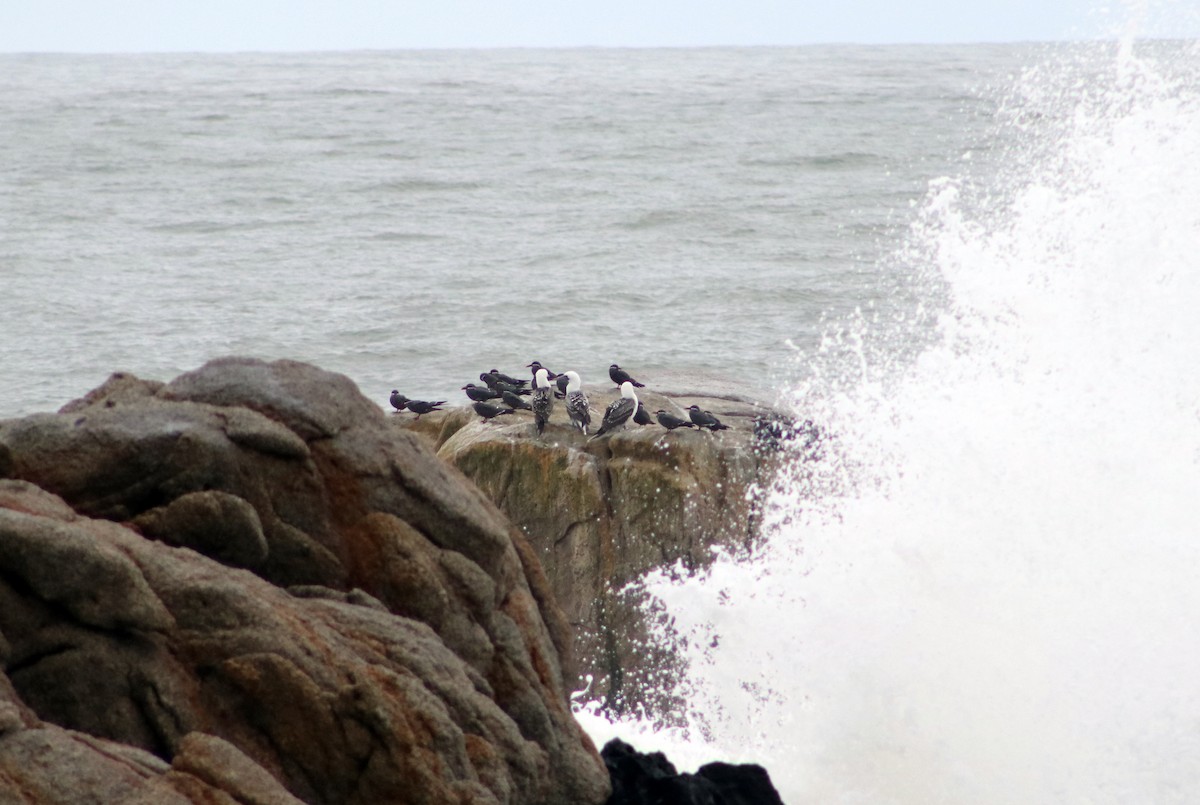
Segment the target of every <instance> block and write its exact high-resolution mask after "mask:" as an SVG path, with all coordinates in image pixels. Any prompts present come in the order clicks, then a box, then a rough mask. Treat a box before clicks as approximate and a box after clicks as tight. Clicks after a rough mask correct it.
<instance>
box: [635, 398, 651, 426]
mask: <svg viewBox="0 0 1200 805" xmlns="http://www.w3.org/2000/svg"><path fill="white" fill-rule="evenodd" d="M633 421H634V422H636V423H637V424H639V425H653V424H654V417H652V416H650V414H649V412H648V411H646V406H644V405H642V401H641V400H638V409H637V410H636V411H634V412H633Z"/></svg>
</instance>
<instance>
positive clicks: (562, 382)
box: [554, 372, 571, 400]
mask: <svg viewBox="0 0 1200 805" xmlns="http://www.w3.org/2000/svg"><path fill="white" fill-rule="evenodd" d="M569 374H570V372H563V373H562V374H561V375H558V376H557V377H555V378H554V385H556V386H558V391H556V392H554V396H555V397H557V398H558V399H560V400H561V399H562V398H563V397H566V396H567V384H568V383H570V382H571V378H569V377H567V375H569Z"/></svg>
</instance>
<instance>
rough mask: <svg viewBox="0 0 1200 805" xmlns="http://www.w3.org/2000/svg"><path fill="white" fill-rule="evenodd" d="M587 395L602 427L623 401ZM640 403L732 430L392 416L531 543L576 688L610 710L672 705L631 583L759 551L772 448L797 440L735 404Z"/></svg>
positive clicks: (662, 664) (674, 395) (658, 399)
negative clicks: (573, 666)
mask: <svg viewBox="0 0 1200 805" xmlns="http://www.w3.org/2000/svg"><path fill="white" fill-rule="evenodd" d="M588 393H589V400H590V402H591V404H592V407H593V408H594V409H595V410H596V412H597V415H596V416H594V417H593V421H594V422H599V420H600V416H599V414H600V412H602V411H603V410H604V407H605V406H606V405H607V404H608V403H609V402H610V401H612V400H613V399H615V398H616V396H617V391H616V389H615V388H614V389H607V390H603V391H592V390H589V392H588ZM638 395H639V398H640V399H641V400H642V401H643V403H644V404H645V407H646V409H647V410H648V411H652V412H653V411H657V410H660V409H662V410H667V411H669V412H672V413H674V414H676V415H678V416H682V417H683V418H684V419H686V418H687V412H686V410H685V409H686V407H687V406H689V405H693V404H695V405H699V406H700V407H701V408H702V409H705V410H710V411H712V412H713V413H714V414H715V415H716V416H717V417H719V418H720V420H721V421H722V422H723V423H724V424H726V425H727V426H728V429H727V430H721V431H717V432H710V431H702V430H695V429H686V428H680V429H677V430H674V431H667V430H666V429H665V428H663V427H661V426H659V425H657V424H655V425H645V426H638V425H635V424H633V423H632V422H630V423H629V424H628V425H627V427H626V429H625V430H623V431H621V432H618V433H615V434H613V435H611V436H604V437H602V438H600V439H596V440H589V439H588V438H587V437H585V436H584V435H583V434H582V433H580V432H579V431H578V430H577V429H575V428H574V427H573V426H572V425H571V423H570V421H569V419H568V417H567V414H566V411H565V406H564V405H563V404H562V403H561V402H560V403H558V404H557V405H556V406H555V409H554V412H553V415H552V417H551V419H550V423H549V424H548V425H547V428H546V431H545V433H544V434H542V435H541V436H539V435H538V434H537V433H536V430H535V428H534V425H533V420H532V414H529V413H525V412H517V414H516V415H510V416H506V417H503V418H499V419H496V420H492V421H488V422H485V421H482V420H481V419H480V417H478V416H476V415H475V414H474V413H473V412H472V411H471V409H470V408H467V407H462V408H451V409H447V410H444V411H438V412H434V413H431V414H425V415H423V416H420V417H416V416H414V415H412V414H409V413H397V414H393V415H392V416H391V421H392V422H393V423H394V425H395V427H396V428H397V429H400V430H408V431H412V432H415V433H418V434H420V435H421V436H422V437H423V438H425V439H426V440H428V443H429V444H430V446H431V447H433V448H436V449H437V451H438V455H439V456H441V457H442V458H444V459H445V460H446V461H448V462H449V463H450V464H453V465H454V466H455V467H457V468H458V469H459V470H461V471H462V472H463V473H464V474H465V475H466V476H467V477H468V478H470V479H471V480H472V481H474V482H475V484H476V485H477V486H478V487H479V488H480V489H481V490H482V491H483V492H484V494H485V495H487V497H488V498H489V500H490V501H491V502H492V503H494V504H495V505H496V506H498V507H499V508H500V510H501V511H503V512H504V514H505V515H506V516H507V517H508V518H509V519H510V520H511V521H512V522H513V523H514V524H515V525H516V526H517V527H518V528H519V529H520V531H521V532H522V533H523V534H524V535H525V536H526V537H527V538H528V539H529V541H530V542H531V543H532V544H533V546H534V548H535V550H536V551H537V554H538V557H539V559H540V560H541V563H542V565H543V567H544V568H545V570H546V574H547V576H548V577H549V579H550V586H551V588H552V590H553V592H554V596H555V598H556V600H557V601H558V602H559V604H560V605H561V606H562V607H563V609H564V611H565V612H566V614H567V617H568V618H569V620H570V622H571V625H572V627H573V631H574V634H575V647H574V655H575V657H576V658H577V661H578V667H577V673H578V674H579V678H578V681H577V683H576V684H578V685H579V686H583V685H585V684H588V683H589V680H590V684H591V686H592V688H591V692H592V694H593V695H594V696H596V697H598V698H599V699H600V700H602V701H604V702H606V703H607V706H608V708H609V709H610V710H611V711H614V712H622V711H624V710H626V709H629V708H632V707H639V706H650V707H651V708H652V709H654V710H658V711H662V710H664V709H670V708H671V706H672V703H671V701H669V700H665V699H664V698H663V694H662V691H663V690H664V687H666V688H669V686H664V685H663V684H661V682H662V681H663V677H664V675H671V674H673V673H675V672H676V670H677V669H676V667H675V659H674V654H673V652H672V650H671V647H670V646H664V645H662V643H661V641H649V640H647V639H646V633H647V618H649V617H653V615H651V614H648V611H647V609H646V608H645V607H643V603H644V601H643V599H642V597H641V596H640V595H639V594H638V592H637V590H636V586H635V585H636V582H637V581H638V580H639V579H640V578H642V577H643V576H644V574H645V573H646V572H647V571H650V570H653V569H657V568H667V567H673V566H677V565H681V566H682V567H684V568H685V569H694V568H697V567H701V566H704V565H705V564H707V563H708V562H709V561H711V558H712V551H711V549H712V547H713V546H714V545H722V546H726V547H730V548H733V549H744V548H747V547H749V546H751V545H752V544H753V542H754V541H755V539H756V538H757V534H758V521H759V502H760V498H761V492H762V490H763V489H764V487H765V486H766V485H767V484H769V479H770V478H772V477H773V476H774V472H775V464H776V461H777V455H778V454H777V452H776V449H775V448H776V447H778V444H777V440H778V439H779V438H785V437H788V436H791V435H792V432H791V429H790V426H788V425H783V424H781V423H782V420H781V419H780V418H779V414H777V413H776V412H775V411H773V410H772V409H770V408H768V407H766V406H764V405H762V404H760V403H757V402H755V401H753V400H750V399H746V398H743V397H739V396H737V395H735V394H727V395H724V396H719V397H718V396H711V394H709V395H704V394H700V393H698V392H695V391H689V390H687V389H686V388H682V387H680V388H679V389H678V390H675V391H650V390H648V389H639V390H638Z"/></svg>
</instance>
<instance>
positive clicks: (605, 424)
mask: <svg viewBox="0 0 1200 805" xmlns="http://www.w3.org/2000/svg"><path fill="white" fill-rule="evenodd" d="M637 407H638V398H637V393H636V392H635V391H634V390H633V383H632V382H631V381H629V380H626V381H625V382H623V383H622V384H621V396H620V397H618V398H617V399H615V400H613V401H612V402H611V403H609V405H608V408H606V409H604V421H602V422H601V423H600V429H599V430H597V431H596V435H595V436H593V437H592V438H593V439H595V438H597V437H600V436H603V435H604V434H606V433H612V432H613V431H614V430H616V429H617V428H623V427H625V423H626V422H628V421H629V418H630V417H631V416H633V412H634V411H636V410H637Z"/></svg>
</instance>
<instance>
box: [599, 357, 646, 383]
mask: <svg viewBox="0 0 1200 805" xmlns="http://www.w3.org/2000/svg"><path fill="white" fill-rule="evenodd" d="M608 376H609V377H610V378H612V382H614V383H616V384H617V385H618V386H619V385H621V384H622V383H632V384H633V385H634V386H636V387H637V388H639V389H642V388H645V387H646V384H645V383H639V382H637V381H636V380H634V379H633V378H632V377H630V376H629V372H626V371H625V370H624V369H622V368H621V367H620V366H617V365H616V364H615V363H614V364H613V365H612V366H610V367H608Z"/></svg>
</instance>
